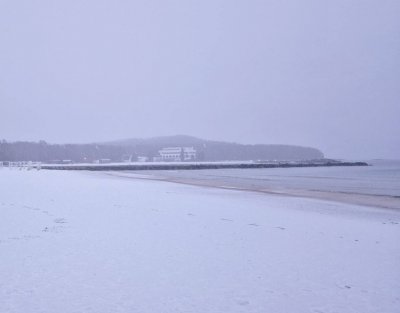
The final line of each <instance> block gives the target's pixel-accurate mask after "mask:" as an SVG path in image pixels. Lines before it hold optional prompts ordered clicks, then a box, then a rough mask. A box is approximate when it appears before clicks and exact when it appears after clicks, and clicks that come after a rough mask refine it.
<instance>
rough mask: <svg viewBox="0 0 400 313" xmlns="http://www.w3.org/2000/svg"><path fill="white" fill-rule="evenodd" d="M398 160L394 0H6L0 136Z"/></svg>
mask: <svg viewBox="0 0 400 313" xmlns="http://www.w3.org/2000/svg"><path fill="white" fill-rule="evenodd" d="M174 134H187V135H193V136H197V137H201V138H205V139H213V140H224V141H230V142H239V143H272V144H278V143H279V144H295V145H303V146H311V147H316V148H319V149H321V150H322V151H323V152H324V153H325V155H326V156H328V157H339V158H362V159H367V158H400V1H398V0H379V1H376V0H332V1H331V0H326V1H320V0H315V1H311V0H302V1H298V0H260V1H258V0H246V1H244V0H243V1H240V0H185V1H182V0H179V1H178V0H146V1H144V0H143V1H134V0H130V1H128V0H126V1H122V0H113V1H111V0H109V1H104V0H86V1H85V0H65V1H64V0H58V1H54V0H53V1H50V0H40V1H36V0H0V138H4V139H6V140H8V141H16V140H29V141H38V140H46V141H48V142H51V143H86V142H95V141H108V140H113V139H124V138H142V137H153V136H161V135H174Z"/></svg>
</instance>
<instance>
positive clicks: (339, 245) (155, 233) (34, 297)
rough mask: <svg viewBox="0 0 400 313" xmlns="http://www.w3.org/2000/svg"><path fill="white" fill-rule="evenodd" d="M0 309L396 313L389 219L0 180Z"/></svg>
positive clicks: (70, 179) (117, 184)
mask: <svg viewBox="0 0 400 313" xmlns="http://www.w3.org/2000/svg"><path fill="white" fill-rule="evenodd" d="M0 187H1V188H0V210H1V213H2V214H1V217H2V218H1V220H0V259H1V262H0V312H10V313H11V312H13V313H36V312H46V313H47V312H48V313H50V312H59V313H64V312H65V313H67V312H68V313H69V312H96V313H98V312H104V313H106V312H107V313H108V312H318V313H321V312H325V313H329V312H341V313H343V312H357V313H359V312H363V313H366V312H382V313H383V312H388V313H389V312H396V311H397V310H398V308H399V307H400V296H399V294H400V265H399V264H400V262H399V261H400V246H399V238H400V224H399V222H400V212H399V211H398V210H393V209H392V210H389V209H383V208H374V207H365V206H359V205H352V204H344V203H338V202H330V201H325V200H319V199H309V198H297V197H285V196H277V195H274V196H271V195H268V194H261V193H253V192H246V191H237V190H223V189H215V188H206V187H196V186H189V185H183V184H176V183H169V182H163V181H154V180H139V179H125V178H119V177H116V176H110V175H106V174H104V173H101V174H99V173H87V172H73V171H44V170H42V171H36V170H34V171H19V170H9V169H2V170H0Z"/></svg>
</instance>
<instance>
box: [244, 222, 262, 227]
mask: <svg viewBox="0 0 400 313" xmlns="http://www.w3.org/2000/svg"><path fill="white" fill-rule="evenodd" d="M247 225H249V226H255V227H258V226H260V225H258V224H256V223H251V224H247Z"/></svg>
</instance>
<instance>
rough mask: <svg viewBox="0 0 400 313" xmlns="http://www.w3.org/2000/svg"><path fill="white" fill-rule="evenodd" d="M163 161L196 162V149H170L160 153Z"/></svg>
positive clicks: (164, 149)
mask: <svg viewBox="0 0 400 313" xmlns="http://www.w3.org/2000/svg"><path fill="white" fill-rule="evenodd" d="M158 153H159V154H160V157H161V160H162V161H170V162H181V161H194V160H196V149H194V148H193V147H168V148H163V149H161V150H159V151H158Z"/></svg>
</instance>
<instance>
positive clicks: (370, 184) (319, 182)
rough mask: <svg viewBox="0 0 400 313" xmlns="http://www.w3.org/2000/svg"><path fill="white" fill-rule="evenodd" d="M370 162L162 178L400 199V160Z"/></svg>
mask: <svg viewBox="0 0 400 313" xmlns="http://www.w3.org/2000/svg"><path fill="white" fill-rule="evenodd" d="M367 162H368V163H369V164H370V166H357V167H310V168H275V169H223V170H197V171H168V173H165V172H164V173H162V172H159V174H160V175H161V176H169V177H180V178H188V179H190V178H194V179H202V180H216V181H218V182H220V183H221V184H224V183H226V184H229V185H231V186H232V185H233V186H235V185H238V186H241V187H248V188H251V187H257V188H263V187H265V188H276V189H280V188H282V189H288V188H290V189H301V190H320V191H335V192H348V193H359V194H371V195H386V196H395V197H400V160H391V161H388V160H369V161H367ZM149 174H156V173H154V172H149Z"/></svg>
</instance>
